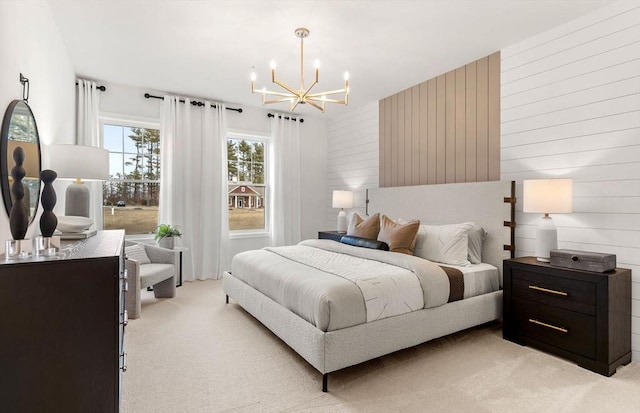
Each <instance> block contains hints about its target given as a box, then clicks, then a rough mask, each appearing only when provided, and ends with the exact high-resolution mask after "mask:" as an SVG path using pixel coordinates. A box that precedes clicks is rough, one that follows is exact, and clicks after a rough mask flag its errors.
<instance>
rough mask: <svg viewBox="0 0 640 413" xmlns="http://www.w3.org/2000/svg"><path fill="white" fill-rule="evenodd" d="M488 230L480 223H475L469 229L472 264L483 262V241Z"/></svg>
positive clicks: (469, 254) (470, 260)
mask: <svg viewBox="0 0 640 413" xmlns="http://www.w3.org/2000/svg"><path fill="white" fill-rule="evenodd" d="M486 234H487V233H486V231H485V230H484V228H482V227H481V226H479V225H474V226H473V228H471V229H470V230H469V232H468V233H467V236H468V237H469V253H468V258H469V262H470V263H471V264H480V263H481V262H482V241H484V237H485V235H486Z"/></svg>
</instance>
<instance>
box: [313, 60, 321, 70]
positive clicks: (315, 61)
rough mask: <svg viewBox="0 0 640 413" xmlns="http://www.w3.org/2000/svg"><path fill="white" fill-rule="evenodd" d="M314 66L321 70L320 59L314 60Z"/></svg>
mask: <svg viewBox="0 0 640 413" xmlns="http://www.w3.org/2000/svg"><path fill="white" fill-rule="evenodd" d="M313 66H314V67H315V68H316V69H319V68H320V60H318V59H316V60H314V61H313Z"/></svg>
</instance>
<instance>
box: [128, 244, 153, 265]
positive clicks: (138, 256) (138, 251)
mask: <svg viewBox="0 0 640 413" xmlns="http://www.w3.org/2000/svg"><path fill="white" fill-rule="evenodd" d="M124 253H125V255H126V257H127V259H128V260H134V261H138V262H139V263H140V264H151V260H150V259H149V256H148V255H147V251H146V250H145V249H144V247H143V246H142V245H140V244H136V245H131V246H129V247H124Z"/></svg>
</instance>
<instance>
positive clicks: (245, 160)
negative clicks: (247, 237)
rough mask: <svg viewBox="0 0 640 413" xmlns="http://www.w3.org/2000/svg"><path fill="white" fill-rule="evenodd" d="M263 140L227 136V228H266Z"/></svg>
mask: <svg viewBox="0 0 640 413" xmlns="http://www.w3.org/2000/svg"><path fill="white" fill-rule="evenodd" d="M265 159H266V158H265V141H264V139H260V138H255V137H243V136H229V137H228V139H227V177H228V190H229V196H228V206H229V230H230V231H256V230H265V229H266V225H267V224H266V219H265V216H266V215H265V210H266V203H265V199H266V185H267V182H266V173H265V172H266V163H265Z"/></svg>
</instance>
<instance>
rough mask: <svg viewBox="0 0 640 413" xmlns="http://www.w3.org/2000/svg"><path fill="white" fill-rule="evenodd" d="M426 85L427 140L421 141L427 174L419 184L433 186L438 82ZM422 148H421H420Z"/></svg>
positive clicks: (435, 162) (435, 159) (435, 174)
mask: <svg viewBox="0 0 640 413" xmlns="http://www.w3.org/2000/svg"><path fill="white" fill-rule="evenodd" d="M426 85H427V88H428V89H427V100H426V103H427V121H428V123H427V140H426V142H425V141H424V140H423V141H422V144H423V145H424V144H425V143H426V145H425V146H426V147H427V159H428V164H427V168H428V169H427V170H428V172H429V174H428V176H427V177H426V180H425V181H421V182H420V183H421V184H435V183H436V182H437V180H436V179H437V168H438V131H437V129H436V125H437V123H436V122H437V118H438V112H437V109H438V107H437V100H436V97H437V91H438V81H437V79H431V80H429V81H428V82H426ZM421 147H422V146H421Z"/></svg>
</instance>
